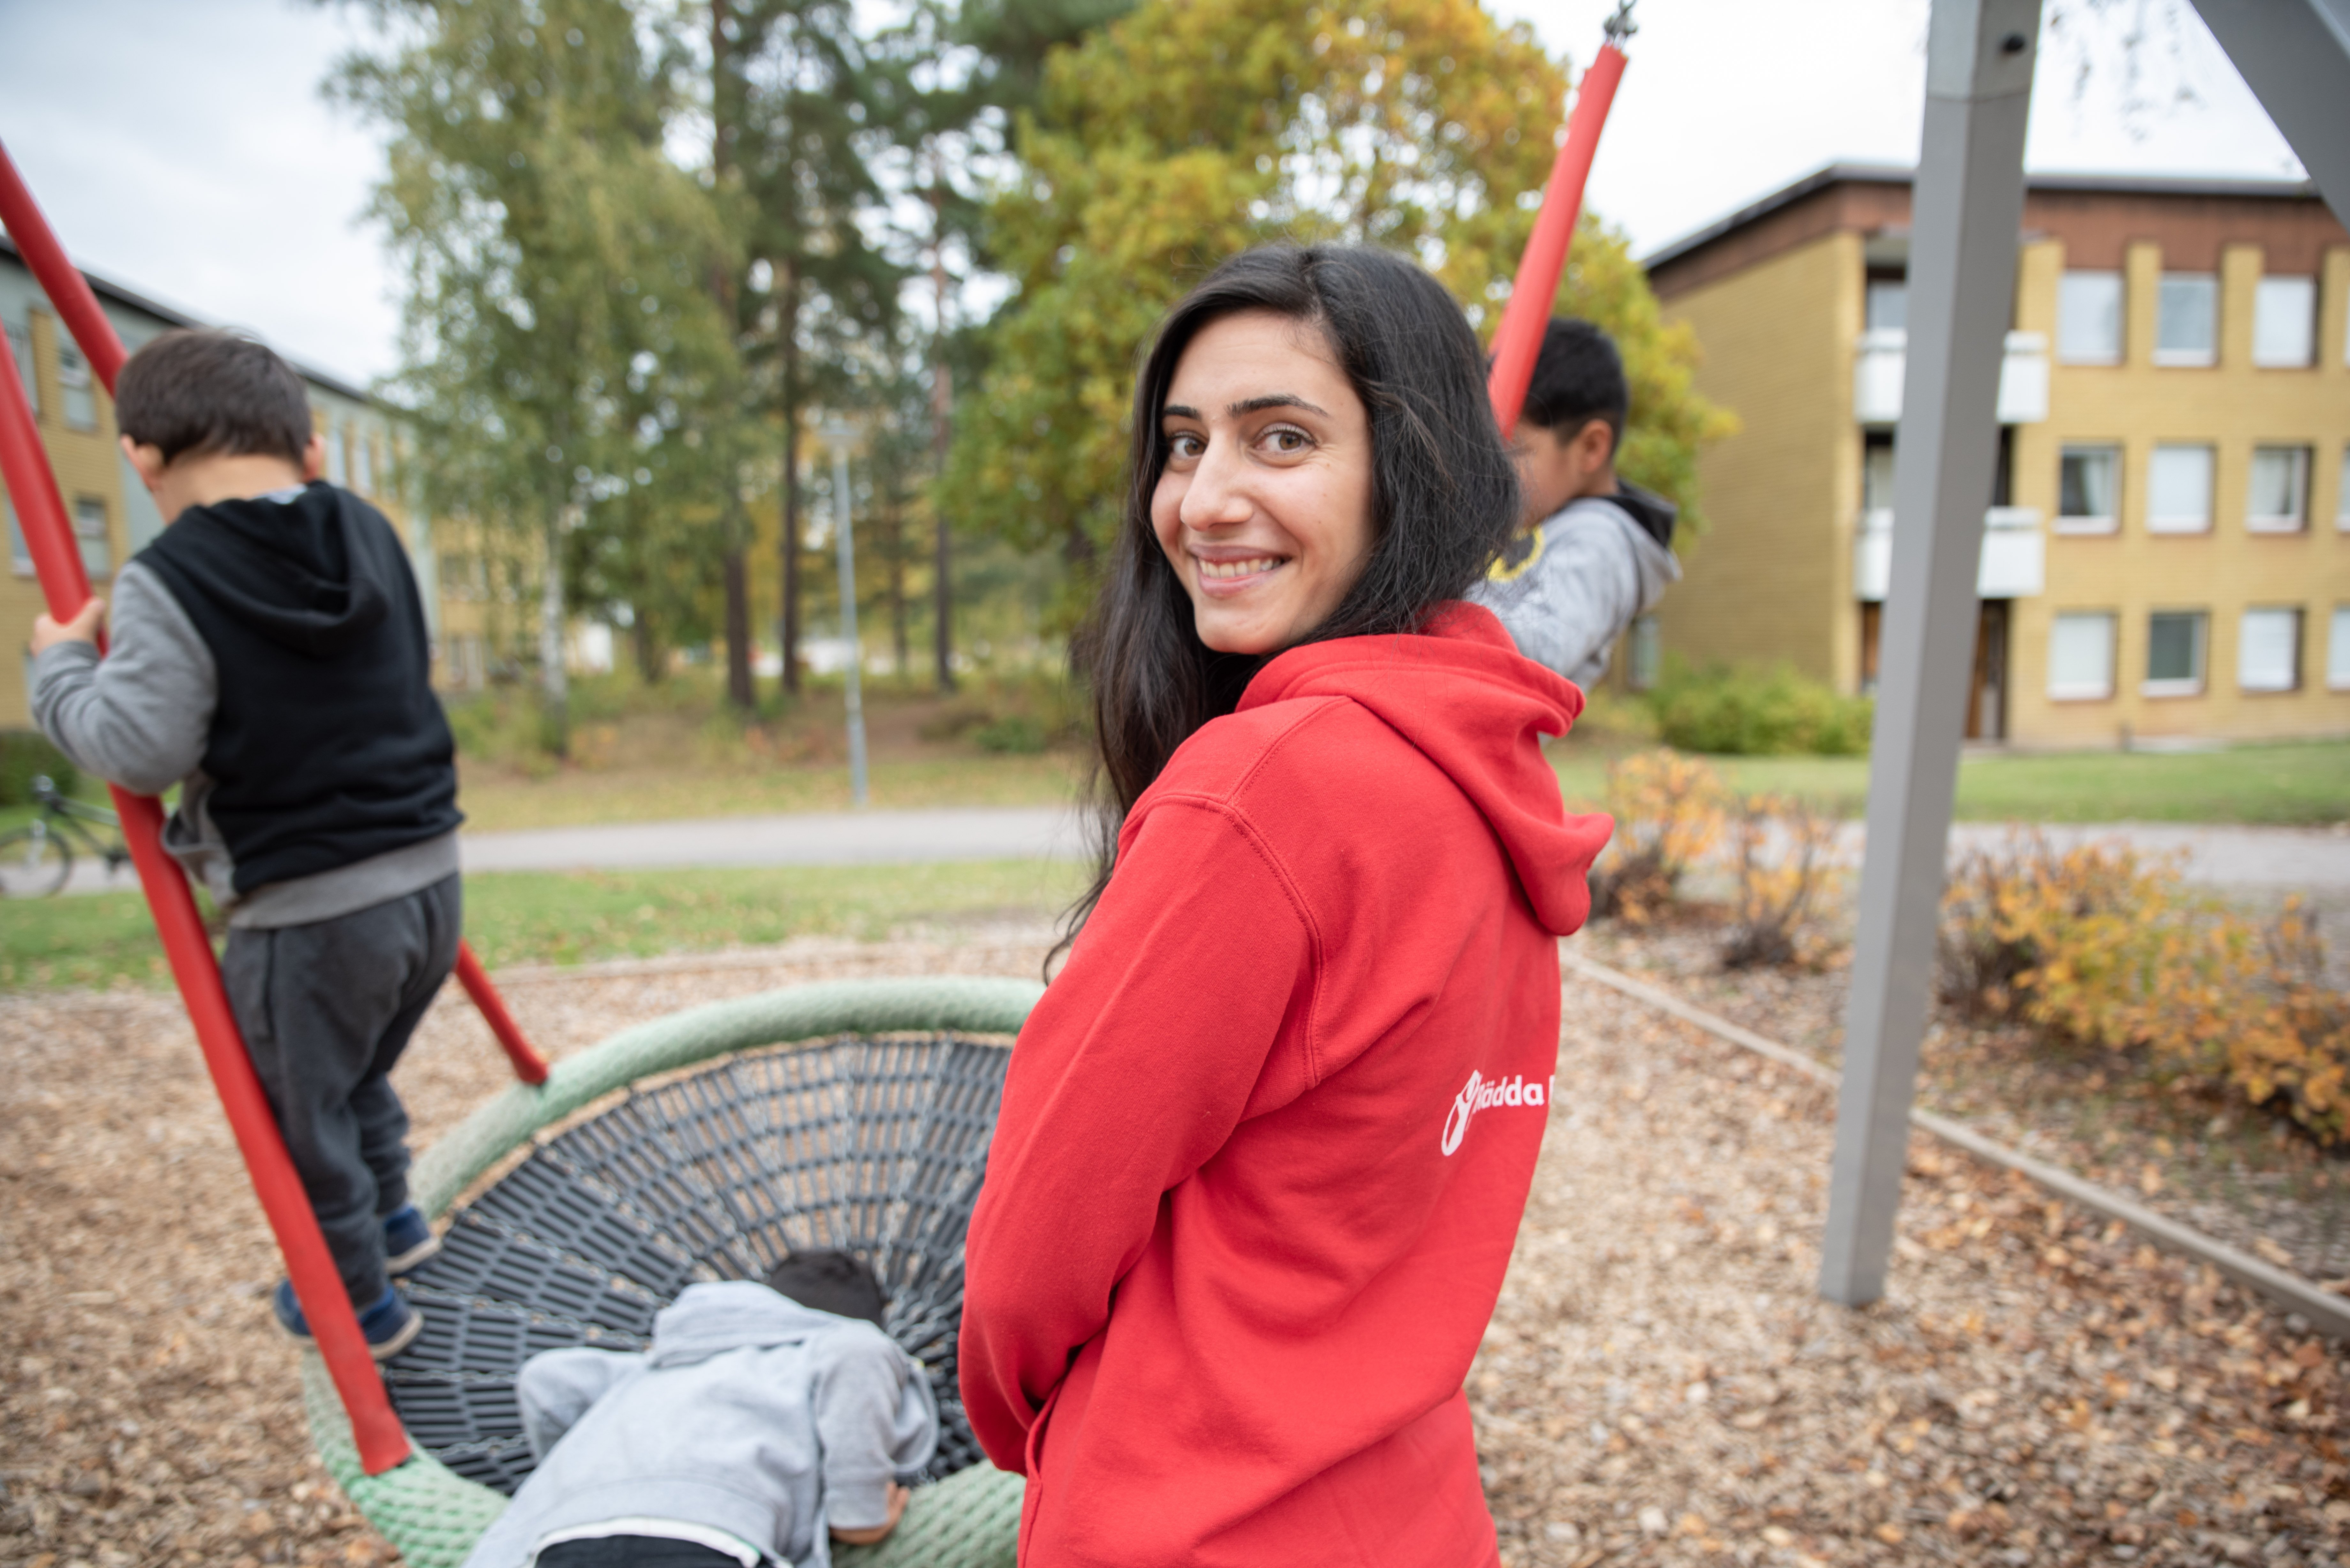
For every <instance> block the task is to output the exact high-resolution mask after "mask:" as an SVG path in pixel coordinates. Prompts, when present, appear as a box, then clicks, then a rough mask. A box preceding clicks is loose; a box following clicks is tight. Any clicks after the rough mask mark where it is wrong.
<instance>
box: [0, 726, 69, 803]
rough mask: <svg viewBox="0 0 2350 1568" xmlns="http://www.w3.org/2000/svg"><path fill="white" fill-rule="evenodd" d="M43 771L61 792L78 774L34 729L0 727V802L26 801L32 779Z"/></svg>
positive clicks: (27, 801)
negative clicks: (3, 728)
mask: <svg viewBox="0 0 2350 1568" xmlns="http://www.w3.org/2000/svg"><path fill="white" fill-rule="evenodd" d="M44 775H46V776H47V778H48V780H49V782H50V783H52V784H56V785H57V789H58V790H59V792H61V793H62V794H73V793H74V786H75V785H76V784H78V783H79V782H80V781H81V774H80V771H79V770H78V769H77V768H76V767H75V766H74V765H73V763H71V762H69V761H68V760H67V757H66V754H65V753H63V752H61V751H59V750H57V747H55V746H54V745H51V744H50V743H49V738H48V737H47V735H44V734H42V733H41V732H39V731H37V730H0V805H31V804H32V803H33V781H34V780H35V779H36V778H39V777H42V776H44Z"/></svg>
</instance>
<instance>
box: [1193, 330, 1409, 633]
mask: <svg viewBox="0 0 2350 1568" xmlns="http://www.w3.org/2000/svg"><path fill="white" fill-rule="evenodd" d="M1160 435H1161V438H1162V439H1163V440H1164V441H1165V442H1166V451H1167V463H1166V467H1165V468H1164V469H1163V470H1161V472H1160V473H1159V483H1158V486H1157V488H1156V489H1155V490H1154V491H1153V492H1152V493H1151V498H1150V522H1151V529H1152V531H1153V532H1154V533H1155V534H1156V535H1158V538H1159V547H1160V548H1161V549H1162V550H1164V551H1165V552H1166V555H1167V559H1168V563H1169V564H1170V566H1173V567H1174V568H1175V575H1176V576H1177V577H1178V578H1179V579H1180V581H1181V582H1182V584H1183V591H1184V592H1185V594H1187V595H1188V596H1189V597H1190V598H1191V612H1192V626H1193V629H1194V630H1195V631H1196V632H1197V633H1198V635H1199V639H1200V640H1201V642H1203V643H1205V644H1207V645H1208V646H1209V647H1210V648H1211V649H1215V650H1216V651H1217V652H1219V653H1248V654H1265V653H1278V652H1279V651H1281V650H1282V649H1284V648H1289V647H1292V646H1294V645H1295V644H1296V643H1297V642H1298V641H1300V640H1301V639H1304V638H1305V636H1307V635H1308V634H1309V633H1311V632H1312V631H1313V629H1314V628H1315V627H1317V626H1319V625H1321V624H1322V623H1323V622H1324V621H1326V620H1327V619H1329V618H1330V616H1331V614H1332V612H1333V611H1335V610H1336V608H1337V607H1338V605H1339V603H1340V602H1341V601H1342V600H1344V599H1345V598H1346V597H1347V590H1348V589H1350V588H1352V587H1354V586H1355V582H1356V579H1357V578H1358V577H1360V576H1362V572H1363V564H1364V563H1365V562H1366V561H1367V560H1368V559H1369V558H1370V553H1371V535H1372V526H1371V492H1372V483H1371V434H1370V418H1369V415H1368V414H1367V412H1366V411H1365V410H1364V408H1363V401H1362V399H1361V398H1360V396H1358V395H1357V393H1356V391H1355V389H1354V385H1353V383H1352V382H1351V381H1349V380H1348V379H1347V374H1346V372H1345V371H1344V370H1342V369H1339V367H1338V365H1337V363H1336V359H1335V358H1334V356H1333V355H1332V353H1331V351H1330V346H1329V344H1328V342H1327V341H1326V339H1325V337H1324V336H1323V334H1322V332H1321V330H1320V329H1319V328H1317V327H1313V326H1310V325H1306V324H1305V323H1301V322H1297V321H1294V320H1291V319H1290V318H1288V317H1281V316H1275V315H1274V314H1273V313H1271V312H1270V311H1243V312H1240V313H1238V314H1236V315H1232V316H1227V317H1220V318H1219V319H1217V320H1214V321H1211V322H1210V323H1209V324H1208V325H1207V326H1205V327H1201V329H1200V333H1199V336H1197V337H1194V338H1192V339H1191V343H1190V345H1189V346H1188V347H1186V348H1185V349H1184V350H1183V355H1182V358H1180V360H1178V361H1177V363H1176V367H1175V374H1174V375H1173V377H1172V378H1170V380H1169V382H1168V388H1167V401H1166V404H1165V410H1164V414H1163V417H1162V420H1161V423H1160Z"/></svg>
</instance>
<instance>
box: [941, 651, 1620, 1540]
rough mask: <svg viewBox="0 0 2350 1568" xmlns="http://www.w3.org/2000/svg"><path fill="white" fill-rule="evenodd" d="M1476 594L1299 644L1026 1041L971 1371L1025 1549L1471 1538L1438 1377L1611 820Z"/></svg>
mask: <svg viewBox="0 0 2350 1568" xmlns="http://www.w3.org/2000/svg"><path fill="white" fill-rule="evenodd" d="M1582 705H1583V700H1582V694H1581V693H1580V692H1578V691H1576V690H1575V688H1574V687H1573V686H1572V685H1570V684H1568V683H1567V682H1566V681H1565V680H1561V679H1560V678H1559V677H1558V676H1556V675H1555V674H1553V673H1551V672H1550V671H1549V670H1544V669H1543V668H1541V667H1540V666H1538V665H1536V664H1534V663H1532V662H1531V661H1529V660H1527V659H1522V658H1520V657H1519V656H1518V654H1517V653H1516V651H1515V650H1514V649H1513V647H1512V645H1511V642H1510V639H1509V636H1508V634H1507V633H1505V632H1504V631H1503V629H1502V627H1501V624H1500V623H1499V622H1498V621H1496V620H1495V619H1494V618H1492V615H1491V614H1489V613H1488V612H1486V611H1484V610H1482V609H1478V608H1472V607H1465V606H1464V607H1458V608H1456V609H1453V610H1451V611H1449V612H1448V613H1447V614H1446V615H1445V616H1444V617H1443V618H1441V620H1440V622H1439V623H1438V624H1437V625H1436V626H1435V627H1433V628H1431V630H1430V633H1429V634H1427V635H1423V636H1416V637H1383V638H1355V639H1343V640H1339V641H1335V642H1326V643H1317V644H1314V645H1311V646H1308V647H1305V648H1300V649H1292V650H1291V651H1289V652H1287V653H1284V654H1283V655H1281V656H1280V657H1279V658H1277V659H1274V660H1273V661H1272V662H1271V663H1270V664H1268V665H1267V666H1266V667H1265V668H1264V670H1263V671H1262V672H1261V673H1259V674H1258V676H1257V678H1256V679H1255V680H1253V681H1252V682H1251V683H1250V685H1249V688H1248V691H1247V693H1246V695H1244V696H1243V698H1242V700H1241V703H1240V708H1239V711H1236V712H1234V713H1232V715H1231V716H1229V717H1227V718H1222V719H1218V720H1216V721H1214V722H1211V723H1209V724H1207V725H1205V726H1204V727H1202V728H1201V731H1200V732H1198V733H1197V734H1196V735H1194V736H1192V737H1191V740H1190V741H1188V742H1185V743H1184V745H1183V746H1182V748H1181V749H1180V750H1179V751H1178V752H1177V753H1176V754H1175V756H1174V758H1173V759H1172V760H1171V761H1170V763H1168V765H1167V768H1166V771H1165V772H1164V773H1163V774H1161V775H1160V777H1159V780H1158V782H1157V783H1156V784H1153V785H1152V786H1151V787H1150V789H1149V791H1148V792H1147V793H1146V794H1144V795H1143V797H1142V798H1141V800H1139V802H1137V803H1136V805H1135V807H1134V810H1133V811H1132V812H1131V813H1130V814H1129V815H1128V818H1127V821H1126V826H1125V829H1124V831H1123V832H1122V833H1121V834H1120V836H1119V840H1118V872H1117V875H1116V876H1115V877H1113V878H1112V879H1111V881H1110V885H1109V888H1108V890H1107V892H1106V893H1105V894H1104V895H1103V897H1102V899H1101V903H1100V905H1099V906H1098V907H1097V909H1095V910H1094V913H1093V916H1092V918H1091V919H1089V920H1088V921H1087V924H1086V928H1085V930H1084V933H1083V934H1082V935H1081V936H1080V937H1079V938H1078V940H1077V942H1076V947H1075V949H1074V950H1072V951H1071V954H1070V957H1069V961H1068V964H1067V967H1066V969H1065V970H1064V971H1062V972H1061V974H1060V976H1059V977H1058V978H1057V979H1055V981H1054V982H1053V984H1052V986H1051V987H1050V988H1049V989H1048V990H1047V991H1046V992H1045V997H1044V1000H1043V1001H1042V1002H1038V1003H1037V1006H1036V1010H1035V1012H1034V1013H1032V1014H1031V1015H1030V1017H1029V1019H1028V1023H1027V1025H1026V1027H1024V1029H1023V1030H1022V1031H1021V1032H1020V1041H1019V1045H1018V1047H1017V1049H1015V1050H1014V1053H1013V1055H1012V1066H1011V1072H1010V1075H1009V1076H1008V1078H1007V1079H1006V1081H1005V1084H1004V1091H1003V1113H1002V1116H1001V1118H1000V1120H999V1121H998V1122H997V1124H996V1128H995V1137H994V1142H993V1147H992V1148H991V1152H990V1155H989V1167H988V1174H987V1183H986V1186H985V1188H984V1189H983V1191H982V1192H981V1194H980V1199H979V1205H978V1208H977V1210H976V1211H975V1212H974V1214H973V1215H972V1225H971V1234H970V1241H969V1246H968V1251H967V1284H966V1290H965V1295H964V1301H963V1319H962V1355H961V1365H962V1396H963V1401H964V1406H965V1408H966V1409H967V1410H968V1412H969V1414H970V1417H971V1424H972V1430H973V1431H974V1432H976V1433H977V1434H978V1437H979V1440H980V1442H981V1444H982V1445H983V1447H984V1448H985V1449H987V1452H988V1455H989V1457H990V1458H992V1459H994V1461H995V1462H996V1464H998V1465H999V1466H1001V1467H1002V1468H1003V1469H1010V1470H1016V1471H1021V1472H1024V1473H1025V1474H1026V1475H1027V1477H1028V1487H1027V1496H1026V1501H1025V1503H1024V1507H1023V1510H1022V1517H1021V1524H1020V1558H1021V1562H1022V1563H1024V1564H1026V1565H1028V1568H1062V1565H1065V1564H1117V1565H1118V1568H1157V1565H1160V1564H1164V1565H1167V1568H1176V1565H1178V1564H1180V1565H1182V1568H1204V1565H1211V1564H1223V1563H1232V1564H1247V1565H1248V1568H1267V1565H1270V1564H1275V1563H1281V1564H1287V1563H1365V1564H1368V1563H1378V1564H1381V1565H1382V1568H1475V1565H1478V1564H1482V1563H1492V1562H1494V1561H1495V1551H1494V1535H1493V1525H1492V1516H1491V1515H1490V1514H1489V1513H1488V1512H1487V1511H1486V1508H1485V1499H1484V1491H1483V1488H1482V1485H1481V1484H1480V1482H1479V1478H1478V1473H1477V1452H1476V1446H1475V1440H1474V1438H1473V1436H1472V1434H1471V1430H1470V1422H1469V1410H1468V1405H1467V1402H1466V1400H1465V1399H1464V1398H1463V1397H1462V1395H1461V1383H1462V1380H1463V1379H1464V1378H1465V1377H1466V1376H1467V1375H1468V1371H1469V1366H1470V1361H1471V1357H1472V1356H1473V1355H1475V1354H1476V1350H1477V1345H1478V1341H1479V1339H1480V1338H1481V1337H1482V1334H1483V1333H1484V1330H1485V1325H1486V1323H1487V1321H1488V1320H1489V1319H1490V1318H1491V1316H1492V1310H1493V1303H1494V1300H1495V1298H1496V1297H1497V1296H1498V1295H1499V1294H1500V1292H1501V1287H1502V1276H1503V1271H1504V1270H1505V1269H1506V1268H1507V1267H1508V1264H1509V1260H1510V1248H1511V1243H1512V1241H1513V1238H1514V1237H1515V1235H1516V1232H1517V1227H1518V1219H1519V1216H1520V1214H1521V1213H1522V1212H1523V1210H1524V1207H1525V1199H1526V1190H1527V1188H1528V1185H1529V1183H1530V1182H1531V1180H1532V1179H1533V1175H1534V1157H1535V1155H1536V1154H1537V1153H1538V1152H1539V1150H1540V1148H1541V1145H1542V1134H1543V1127H1544V1121H1545V1119H1546V1113H1545V1106H1546V1105H1547V1103H1548V1099H1549V1090H1550V1083H1551V1076H1552V1074H1553V1072H1554V1071H1555V1066H1556V1064H1557V1056H1558V1022H1559V1018H1558V1014H1559V974H1558V949H1557V945H1556V940H1555V939H1556V938H1557V937H1559V936H1563V935H1565V934H1566V933H1567V932H1569V931H1572V930H1574V929H1576V927H1578V926H1579V925H1581V924H1582V922H1583V919H1584V917H1585V915H1586V912H1587V909H1588V901H1589V894H1588V890H1587V887H1586V875H1587V874H1588V872H1589V870H1590V867H1591V861H1592V857H1594V856H1595V855H1596V854H1597V853H1598V851H1599V848H1600V846H1602V845H1603V844H1604V843H1606V841H1607V834H1608V830H1609V826H1610V824H1609V822H1608V820H1607V818H1606V817H1603V816H1575V817H1570V816H1568V815H1566V814H1565V810H1564V808H1563V807H1562V806H1561V805H1560V802H1559V792H1558V783H1557V779H1556V777H1555V775H1554V774H1552V772H1551V770H1550V767H1549V765H1548V764H1547V763H1545V762H1544V759H1543V754H1542V751H1541V747H1540V743H1539V740H1538V737H1539V736H1540V735H1542V734H1561V733H1564V732H1565V730H1566V727H1567V725H1568V724H1569V723H1570V722H1572V721H1573V719H1574V717H1575V714H1576V712H1578V711H1580V710H1581V708H1582Z"/></svg>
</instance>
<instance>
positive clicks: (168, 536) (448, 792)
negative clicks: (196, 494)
mask: <svg viewBox="0 0 2350 1568" xmlns="http://www.w3.org/2000/svg"><path fill="white" fill-rule="evenodd" d="M136 558H137V559H138V560H139V561H140V562H143V563H144V564H145V565H146V566H147V567H148V568H149V569H150V570H151V571H152V572H153V573H154V574H155V575H156V576H158V577H161V579H162V581H163V584H164V586H165V587H168V588H169V589H170V590H171V592H172V597H173V598H175V599H177V600H178V601H179V603H180V607H181V608H182V609H183V610H185V611H186V612H187V615H188V618H189V619H190V620H191V621H192V622H194V623H195V628H196V630H197V632H198V634H199V635H201V636H202V637H203V639H204V642H205V645H206V646H207V647H209V648H210V649H212V654H213V661H214V662H215V663H216V664H217V665H218V667H219V676H220V696H219V703H218V706H217V707H216V708H215V709H214V710H213V722H212V732H211V735H210V737H209V739H208V741H207V742H206V744H205V748H204V757H203V771H204V773H205V774H207V775H208V776H209V777H210V778H211V779H212V781H213V792H212V794H211V795H210V797H209V798H208V801H207V809H208V813H209V815H210V816H211V818H212V821H213V826H215V827H216V828H217V829H218V830H219V832H220V835H221V836H222V838H223V839H224V840H225V841H226V843H227V845H228V850H229V854H230V856H231V857H233V858H234V861H235V863H236V877H235V881H236V890H237V892H238V894H239V895H244V894H246V893H249V892H251V891H252V890H253V889H255V888H260V887H264V886H266V885H268V884H270V883H273V882H285V881H289V880H292V879H293V878H295V877H309V876H315V875H317V873H319V872H322V871H332V870H336V869H338V868H339V867H345V866H350V865H354V864H356V863H358V862H359V861H361V860H366V859H369V858H371V857H375V856H378V855H382V854H386V853H388V852H390V851H391V850H394V849H401V848H405V847H406V846H409V845H411V844H420V843H422V842H423V841H425V840H427V839H431V838H437V837H439V836H442V835H443V834H446V833H449V832H452V831H453V830H454V829H455V828H456V826H457V825H458V823H459V822H461V821H463V815H462V814H461V813H459V811H458V810H457V772H456V766H455V763H454V760H453V759H454V754H455V745H454V743H453V742H452V740H451V738H450V734H449V722H448V720H447V719H446V718H445V717H443V716H442V711H441V702H440V700H439V699H438V698H436V697H435V696H434V695H433V694H432V650H431V644H430V642H429V640H428V639H427V637H426V634H425V630H424V607H423V603H422V601H421V598H420V597H419V596H418V594H417V589H416V578H415V576H414V574H412V573H411V571H410V570H409V566H408V555H407V552H406V551H405V550H403V549H402V548H401V547H400V537H399V535H397V534H395V533H394V532H393V531H392V527H391V524H390V523H388V522H386V521H385V520H384V516H383V514H381V513H380V512H378V511H377V510H376V509H375V508H374V507H372V506H369V504H367V503H366V502H364V501H362V500H360V499H359V497H358V496H356V495H353V494H352V493H349V492H348V491H346V490H338V489H337V488H335V487H334V486H332V485H329V484H326V483H317V482H313V483H310V484H309V485H307V486H306V487H305V488H304V490H303V492H302V493H301V494H300V495H299V496H298V497H296V499H295V500H294V501H293V502H292V503H290V504H278V503H276V502H273V501H263V500H254V501H224V502H221V503H219V504H216V505H213V506H195V507H191V508H189V509H188V510H187V511H185V512H183V513H182V514H180V515H179V517H178V518H177V519H176V520H175V521H174V522H173V523H172V525H171V526H170V527H168V528H166V529H164V530H163V532H162V534H161V535H159V536H158V537H157V538H156V540H155V542H154V543H152V544H151V545H148V546H147V547H146V548H145V549H144V550H141V551H140V553H139V555H138V556H137V557H136Z"/></svg>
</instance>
